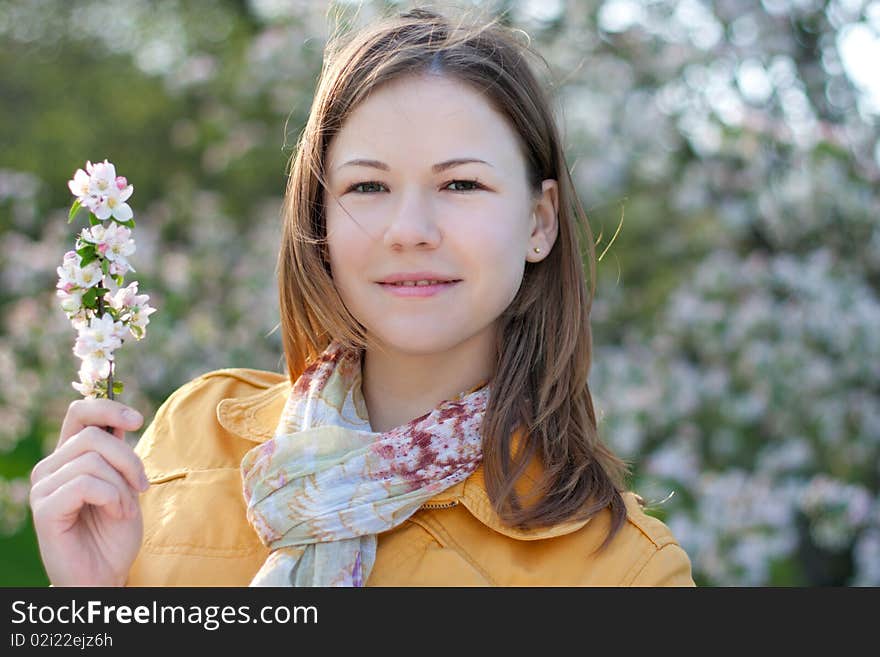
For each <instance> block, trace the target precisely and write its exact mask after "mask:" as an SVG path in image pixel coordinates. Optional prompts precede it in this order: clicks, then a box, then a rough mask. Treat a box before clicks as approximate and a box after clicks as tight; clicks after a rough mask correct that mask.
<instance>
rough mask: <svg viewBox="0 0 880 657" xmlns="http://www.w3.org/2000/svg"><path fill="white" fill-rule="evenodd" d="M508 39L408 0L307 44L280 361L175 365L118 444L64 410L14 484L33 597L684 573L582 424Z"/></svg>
mask: <svg viewBox="0 0 880 657" xmlns="http://www.w3.org/2000/svg"><path fill="white" fill-rule="evenodd" d="M528 53H529V51H528V50H527V48H526V46H524V45H523V44H522V43H521V42H520V41H519V40H518V38H517V37H516V35H515V33H514V32H513V31H511V30H508V29H505V28H503V27H501V26H499V25H498V24H497V23H494V22H489V23H486V24H481V25H476V26H473V25H472V26H469V27H466V26H463V25H453V24H451V23H450V22H449V21H448V20H447V19H445V18H443V17H442V16H440V15H438V14H435V13H432V12H429V11H426V10H415V11H411V12H409V13H407V14H403V15H401V16H398V17H395V18H392V19H387V20H385V21H383V22H380V23H377V24H374V25H373V26H371V27H369V28H366V29H364V30H362V31H360V32H359V33H357V34H356V35H355V36H353V37H351V38H349V39H347V40H346V41H344V42H343V41H342V39H341V38H336V39H331V41H330V45H329V46H328V48H327V51H326V60H325V66H324V70H323V73H322V76H321V79H320V82H319V84H318V88H317V93H316V95H315V99H314V103H313V105H312V110H311V114H310V117H309V120H308V123H307V125H306V127H305V130H304V131H303V133H302V135H301V138H300V142H299V144H298V147H297V150H296V154H295V159H294V161H293V166H292V169H291V173H290V178H289V184H288V188H287V193H286V197H285V201H284V210H283V220H284V231H283V238H282V243H281V248H280V254H279V260H278V280H279V286H280V290H279V292H280V307H281V327H282V330H283V340H284V350H285V357H286V361H287V373H286V374H284V375H281V374H276V373H272V372H264V371H258V370H250V369H225V370H219V371H214V372H210V373H207V374H205V375H203V376H201V377H199V378H197V379H195V380H193V381H190V382H189V383H187V384H185V385H184V386H183V387H181V388H180V389H178V390H177V391H176V392H174V393H173V394H172V395H171V396H170V397H169V399H168V400H166V401H165V403H164V404H163V405H162V406H161V407H160V408H159V410H158V411H157V413H156V416H155V418H154V419H153V422H152V423H151V424H150V426H149V427H148V428H147V430H146V431H145V432H144V434H143V436H142V437H141V439H140V441H139V443H138V444H137V447H136V448H135V449H134V450H132V449H131V448H130V447H128V446H127V445H126V443H125V442H124V441H123V440H121V438H122V437H123V436H124V431H125V430H135V429H137V428H138V427H140V425H141V421H142V420H141V419H139V418H138V417H137V414H135V417H134V418H133V419H132V418H130V417H129V416H127V415H125V413H124V412H125V411H126V410H129V411H130V410H131V409H126V407H125V406H124V405H122V404H120V403H118V402H115V401H110V400H106V399H105V400H101V399H87V400H79V401H75V402H73V403H72V404H71V405H70V408H69V410H68V413H67V416H66V417H65V419H64V423H63V426H62V429H61V436H60V441H59V445H58V447H57V449H56V450H55V451H54V453H53V454H51V455H49V456H48V457H46V458H45V459H43V460H42V461H40V462H39V463H38V464H37V465H36V466H35V468H34V470H33V474H32V481H33V488H32V492H31V506H32V510H33V516H34V523H35V527H36V531H37V535H38V539H39V545H40V551H41V555H42V558H43V562H44V564H45V567H46V571H47V573H48V575H49V578H50V580H51V581H52V583H53V584H54V585H125V584H127V585H131V586H135V585H147V586H166V585H195V586H202V585H204V586H210V585H282V586H337V585H338V586H362V585H373V586H382V585H397V586H400V585H423V586H424V585H427V586H431V585H459V586H461V585H465V586H467V585H502V586H507V585H520V586H530V585H539V586H559V585H562V586H566V585H571V586H581V585H614V586H617V585H648V586H654V585H688V586H689V585H693V580H692V578H691V570H690V562H689V560H688V557H687V555H686V554H685V552H684V551H683V550H682V549H681V547H680V546H679V545H678V544H677V542H676V541H675V539H674V537H673V536H672V535H671V534H670V532H669V530H668V528H667V527H666V526H665V525H664V524H663V523H661V522H660V521H659V520H657V519H654V518H652V517H650V516H648V515H646V514H645V513H644V512H643V511H642V508H641V500H640V498H639V497H638V496H637V495H636V494H634V493H632V492H626V488H625V482H624V478H625V476H626V474H627V472H626V467H625V465H624V463H623V462H622V461H620V460H619V459H618V458H616V457H615V456H614V455H613V454H612V453H611V452H610V451H609V450H608V448H606V447H605V445H603V443H602V441H601V440H600V437H599V435H598V432H597V427H596V417H595V413H594V411H593V404H592V399H591V396H590V389H589V386H588V383H587V379H588V372H589V367H590V359H591V333H590V325H589V311H590V303H591V297H592V293H593V289H594V278H595V272H594V267H595V261H594V252H593V248H592V247H593V242H592V236H591V234H590V231H589V227H588V225H587V222H586V219H585V217H584V214H583V210H582V209H581V207H580V204H579V202H578V200H577V198H576V196H575V192H574V188H573V184H572V181H571V178H570V176H569V173H568V169H567V167H566V163H565V159H564V154H563V151H562V146H561V142H560V138H559V133H558V130H557V127H556V126H555V125H554V121H553V115H552V111H551V108H550V106H549V103H548V101H547V99H546V96H545V94H544V92H543V91H542V89H541V88H540V86H539V85H538V84H537V82H536V79H535V77H534V75H533V73H532V72H531V70H530V68H529V65H528V63H527V58H526V55H527V54H528ZM582 249H583V252H582ZM582 253H585V257H586V259H587V262H588V263H589V272H588V273H589V275H588V276H587V273H586V272H585V271H584V265H583V258H584V255H582ZM588 280H589V288H588V286H587V281H588ZM105 426H112V427H115V431H114V434H113V435H111V434H109V433H107V432H105V431H104V430H103V429H102V427H105Z"/></svg>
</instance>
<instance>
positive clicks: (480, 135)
mask: <svg viewBox="0 0 880 657" xmlns="http://www.w3.org/2000/svg"><path fill="white" fill-rule="evenodd" d="M414 145H417V146H418V147H417V148H413V146H414ZM327 155H328V158H327V162H328V171H332V170H334V169H337V168H339V167H340V166H341V165H342V164H343V163H345V162H347V161H350V160H357V159H368V160H379V161H381V162H386V163H388V160H389V159H391V160H394V159H402V160H406V161H410V162H411V161H412V160H413V159H416V156H418V159H419V161H422V160H424V161H425V162H426V163H427V165H428V166H431V167H433V166H435V165H437V164H439V163H441V162H444V161H446V160H449V159H455V158H471V159H475V160H483V161H486V162H492V163H496V164H495V165H496V166H498V165H501V164H502V163H503V162H505V161H507V160H508V159H509V158H511V157H514V156H516V155H518V148H517V136H516V134H515V133H514V132H513V129H512V128H511V127H510V125H509V123H508V121H507V120H506V118H505V117H504V116H503V115H501V114H500V113H498V112H497V111H496V110H495V109H494V108H493V107H492V106H491V104H490V103H489V101H488V100H487V99H486V98H485V97H484V96H483V95H482V94H480V93H479V92H477V91H476V90H474V89H473V88H471V87H470V86H469V85H468V84H466V83H463V82H460V81H458V80H455V79H453V78H449V77H448V76H442V77H441V76H419V77H415V76H413V77H407V78H403V79H400V80H395V81H393V82H389V83H387V84H384V85H382V86H381V87H380V88H378V89H376V90H375V91H374V92H373V93H371V94H370V95H369V96H368V97H367V98H366V99H365V100H364V101H362V102H361V103H360V104H359V105H357V106H356V107H355V108H354V110H353V111H352V112H351V113H350V114H349V116H348V117H347V118H346V120H345V121H344V122H343V125H342V128H341V129H340V131H339V132H338V133H337V134H336V135H335V136H334V138H333V140H332V141H331V143H330V148H329V150H328V154H327ZM390 164H392V165H393V163H390Z"/></svg>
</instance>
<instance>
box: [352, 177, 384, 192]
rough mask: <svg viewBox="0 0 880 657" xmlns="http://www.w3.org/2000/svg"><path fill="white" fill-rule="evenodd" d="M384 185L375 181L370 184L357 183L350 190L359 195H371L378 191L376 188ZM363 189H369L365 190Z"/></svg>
mask: <svg viewBox="0 0 880 657" xmlns="http://www.w3.org/2000/svg"><path fill="white" fill-rule="evenodd" d="M382 186H383V185H382V183H380V182H376V181H375V180H371V181H369V182H361V183H355V184H354V185H352V186H351V187H349V188H348V191H350V192H357V193H358V194H371V193H372V192H375V191H378V190H377V189H376V187H382ZM363 188H367V189H366V190H364V189H363Z"/></svg>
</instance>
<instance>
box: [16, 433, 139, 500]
mask: <svg viewBox="0 0 880 657" xmlns="http://www.w3.org/2000/svg"><path fill="white" fill-rule="evenodd" d="M87 452H97V454H99V455H100V456H101V457H102V458H103V460H104V461H106V463H108V464H109V465H110V466H112V467H113V468H115V469H116V470H118V471H119V473H121V475H122V476H123V477H125V479H126V480H127V481H128V484H129V485H130V486H131V487H132V488H134V489H135V490H139V491H144V490H146V489H147V488H148V487H149V483H148V482H147V477H146V474H145V472H144V464H143V462H142V461H141V460H140V458H139V457H138V455H137V454H135V452H134V450H133V449H132V448H131V447H130V446H129V445H128V444H127V443H125V442H123V441H121V440H119V439H118V438H116V437H114V436H111V435H110V434H108V433H107V432H106V431H103V430H101V429H99V428H98V427H95V426H88V427H85V428H84V429H82V430H81V431H80V432H79V433H77V434H75V435H74V436H72V437H70V438H69V439H68V440H67V441H65V442H64V444H63V445H61V447H59V448H58V449H56V450H55V451H54V452H52V453H51V454H50V455H49V456H47V457H46V458H44V459H43V460H42V461H40V462H39V463H37V464H36V465H35V466H34V468H33V470H32V471H31V485H32V486H37V485H38V484H39V482H40V481H42V480H43V479H44V478H46V477H48V476H50V475H52V474H53V473H54V472H56V471H57V470H59V469H60V468H62V467H63V466H64V465H65V464H67V463H69V462H71V461H73V460H74V459H76V458H77V457H79V456H80V455H82V454H85V453H87Z"/></svg>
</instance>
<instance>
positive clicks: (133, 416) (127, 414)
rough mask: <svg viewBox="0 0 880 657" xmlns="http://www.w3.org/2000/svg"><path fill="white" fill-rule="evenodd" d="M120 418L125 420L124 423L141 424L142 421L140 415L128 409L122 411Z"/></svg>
mask: <svg viewBox="0 0 880 657" xmlns="http://www.w3.org/2000/svg"><path fill="white" fill-rule="evenodd" d="M122 417H124V418H125V421H126V422H141V421H142V420H143V419H144V418H143V417H142V416H141V414H140V413H138V412H137V411H135V410H132V409H130V408H126V409H125V410H124V411H122Z"/></svg>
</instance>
